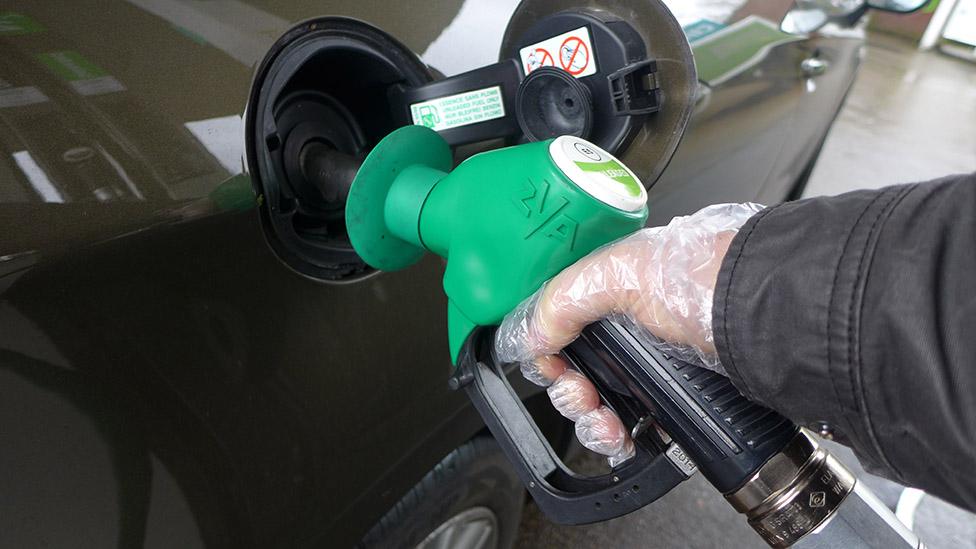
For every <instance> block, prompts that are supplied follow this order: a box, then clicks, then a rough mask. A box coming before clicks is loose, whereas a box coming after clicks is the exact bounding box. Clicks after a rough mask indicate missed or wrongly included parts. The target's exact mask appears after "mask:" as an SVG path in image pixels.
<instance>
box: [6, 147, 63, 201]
mask: <svg viewBox="0 0 976 549" xmlns="http://www.w3.org/2000/svg"><path fill="white" fill-rule="evenodd" d="M13 157H14V162H16V163H17V167H19V168H20V171H22V172H24V175H25V176H27V180H28V181H30V184H31V185H32V186H33V187H34V190H35V191H37V194H39V195H40V196H41V198H43V199H44V202H52V203H55V204H64V195H63V194H61V191H60V190H58V188H57V187H55V186H54V183H52V182H51V180H50V179H49V178H48V177H47V174H46V173H44V170H43V169H42V168H41V166H40V165H39V164H38V163H37V161H36V160H34V157H33V156H31V154H30V153H29V152H27V151H17V152H15V153H14V154H13Z"/></svg>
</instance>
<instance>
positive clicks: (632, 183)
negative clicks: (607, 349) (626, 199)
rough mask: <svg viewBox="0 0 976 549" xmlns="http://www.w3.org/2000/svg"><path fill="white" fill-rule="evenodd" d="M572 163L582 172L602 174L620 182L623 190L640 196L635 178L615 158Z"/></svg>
mask: <svg viewBox="0 0 976 549" xmlns="http://www.w3.org/2000/svg"><path fill="white" fill-rule="evenodd" d="M574 163H575V164H576V165H577V166H578V167H579V169H581V170H583V171H584V172H589V173H598V174H602V175H604V176H606V177H607V178H609V179H612V180H614V181H616V182H617V183H620V184H621V185H622V186H623V190H624V191H625V192H626V193H627V194H629V195H630V196H640V194H641V190H642V189H643V188H642V187H641V184H640V183H638V182H637V178H635V177H634V176H633V175H631V174H630V171H629V170H627V169H625V168H624V166H623V164H621V163H620V162H619V161H617V160H607V161H606V162H579V161H577V162H574Z"/></svg>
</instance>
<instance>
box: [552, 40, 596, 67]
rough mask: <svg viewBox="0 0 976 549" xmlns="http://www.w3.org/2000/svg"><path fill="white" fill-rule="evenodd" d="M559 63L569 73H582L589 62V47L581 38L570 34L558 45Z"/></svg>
mask: <svg viewBox="0 0 976 549" xmlns="http://www.w3.org/2000/svg"><path fill="white" fill-rule="evenodd" d="M559 64H560V65H562V67H563V70H564V71H566V72H568V73H569V74H572V75H577V74H582V73H583V71H585V70H586V67H588V66H589V64H590V48H588V47H586V43H584V42H583V39H582V38H580V37H578V36H570V37H569V38H567V39H566V40H564V41H563V45H562V46H560V47H559Z"/></svg>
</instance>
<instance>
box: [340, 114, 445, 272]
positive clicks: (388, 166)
mask: <svg viewBox="0 0 976 549" xmlns="http://www.w3.org/2000/svg"><path fill="white" fill-rule="evenodd" d="M453 163H454V158H453V155H452V153H451V148H450V147H449V146H448V145H447V143H446V142H445V141H444V139H442V138H441V137H440V136H439V135H438V134H437V132H435V131H433V130H429V129H427V128H424V127H422V126H406V127H403V128H400V129H399V130H396V131H395V132H393V133H391V134H390V135H388V136H387V137H386V138H385V139H383V140H382V141H381V142H380V143H379V144H378V145H377V146H376V147H375V148H374V149H373V150H372V152H370V153H369V156H367V157H366V160H365V161H364V162H363V165H362V167H361V168H360V169H359V173H357V174H356V180H355V182H354V184H353V186H352V188H351V189H350V190H349V198H348V199H347V201H346V230H347V231H348V233H349V241H350V242H351V243H352V246H353V248H354V249H355V250H356V253H358V254H359V256H360V257H361V258H363V261H365V262H366V263H367V264H368V265H369V266H371V267H373V268H376V269H379V270H381V271H396V270H399V269H404V268H406V267H409V266H410V265H413V264H414V263H416V262H417V261H418V260H420V258H421V257H422V256H423V255H424V248H423V247H422V244H421V242H420V236H419V234H418V223H419V219H418V216H419V215H420V211H421V209H422V208H423V203H424V199H425V198H426V197H427V194H428V192H429V191H430V189H431V188H433V186H434V185H436V184H437V182H438V181H439V180H440V179H441V178H442V177H444V176H445V175H446V174H447V172H448V171H449V170H450V169H451V166H452V165H453ZM388 197H394V198H396V200H388Z"/></svg>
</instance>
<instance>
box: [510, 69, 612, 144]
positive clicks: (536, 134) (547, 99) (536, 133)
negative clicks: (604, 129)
mask: <svg viewBox="0 0 976 549" xmlns="http://www.w3.org/2000/svg"><path fill="white" fill-rule="evenodd" d="M515 115H516V118H517V119H518V123H519V127H521V128H522V132H523V133H524V134H525V136H526V137H527V138H528V140H529V141H543V140H545V139H550V138H553V137H558V136H560V135H572V136H575V137H582V138H584V139H585V138H587V137H589V135H590V133H591V132H592V130H593V99H592V97H591V95H590V90H589V88H587V87H586V86H585V85H584V84H583V83H582V82H580V81H579V80H577V79H576V78H575V77H574V76H573V75H571V74H569V73H568V72H566V71H564V70H562V69H557V68H555V67H540V68H538V69H536V70H534V71H532V72H531V73H529V75H528V76H526V77H525V80H523V81H522V84H521V85H520V86H519V89H518V93H517V94H516V96H515Z"/></svg>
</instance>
